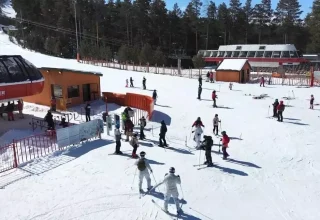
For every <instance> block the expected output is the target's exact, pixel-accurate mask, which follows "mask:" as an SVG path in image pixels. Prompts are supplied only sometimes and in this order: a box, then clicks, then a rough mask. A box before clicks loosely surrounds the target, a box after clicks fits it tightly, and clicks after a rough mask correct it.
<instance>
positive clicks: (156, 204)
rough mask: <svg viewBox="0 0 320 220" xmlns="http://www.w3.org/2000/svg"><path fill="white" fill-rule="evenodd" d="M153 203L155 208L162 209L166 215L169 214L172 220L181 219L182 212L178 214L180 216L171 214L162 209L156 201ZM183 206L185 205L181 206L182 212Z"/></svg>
mask: <svg viewBox="0 0 320 220" xmlns="http://www.w3.org/2000/svg"><path fill="white" fill-rule="evenodd" d="M151 201H152V203H153V204H154V205H155V206H157V207H158V208H159V209H161V210H162V211H163V212H164V213H165V214H167V215H168V216H170V217H172V219H175V220H178V219H179V218H180V217H181V213H182V211H180V213H178V214H173V213H170V212H168V211H166V210H164V208H162V207H161V206H160V205H159V204H158V203H157V202H156V201H154V199H152V200H151ZM182 205H183V204H181V206H180V210H182V209H181V208H182Z"/></svg>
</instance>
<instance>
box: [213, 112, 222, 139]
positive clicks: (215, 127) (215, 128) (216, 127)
mask: <svg viewBox="0 0 320 220" xmlns="http://www.w3.org/2000/svg"><path fill="white" fill-rule="evenodd" d="M219 122H220V123H221V120H220V119H219V118H218V114H215V116H214V118H213V133H215V135H218V132H219Z"/></svg>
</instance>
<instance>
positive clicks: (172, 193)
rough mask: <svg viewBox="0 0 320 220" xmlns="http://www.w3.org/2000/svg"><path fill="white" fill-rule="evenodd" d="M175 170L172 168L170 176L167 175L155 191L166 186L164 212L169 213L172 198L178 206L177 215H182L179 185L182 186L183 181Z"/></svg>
mask: <svg viewBox="0 0 320 220" xmlns="http://www.w3.org/2000/svg"><path fill="white" fill-rule="evenodd" d="M174 173H175V169H174V167H171V168H170V169H169V174H167V173H166V175H165V177H164V180H163V181H162V182H160V183H158V184H157V185H156V186H155V187H154V188H153V189H155V188H157V187H158V186H160V185H162V184H165V186H166V191H165V193H164V194H165V195H164V211H165V212H168V204H169V201H170V198H171V197H172V198H173V200H174V203H175V204H176V209H177V214H180V213H181V212H182V210H181V208H180V204H179V192H178V187H177V185H178V184H181V179H180V176H179V175H175V174H174Z"/></svg>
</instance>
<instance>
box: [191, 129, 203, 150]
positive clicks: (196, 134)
mask: <svg viewBox="0 0 320 220" xmlns="http://www.w3.org/2000/svg"><path fill="white" fill-rule="evenodd" d="M193 132H194V138H193V140H194V141H195V142H196V143H197V146H196V149H197V150H199V149H200V144H201V135H202V133H203V130H202V128H201V126H197V127H196V129H195V130H194V131H193Z"/></svg>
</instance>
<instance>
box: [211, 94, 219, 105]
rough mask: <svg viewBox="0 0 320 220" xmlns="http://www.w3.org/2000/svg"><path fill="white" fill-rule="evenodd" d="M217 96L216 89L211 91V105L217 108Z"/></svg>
mask: <svg viewBox="0 0 320 220" xmlns="http://www.w3.org/2000/svg"><path fill="white" fill-rule="evenodd" d="M217 98H218V96H217V94H216V90H213V91H212V100H213V107H214V108H217V107H218V106H217V103H216V99H217Z"/></svg>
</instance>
